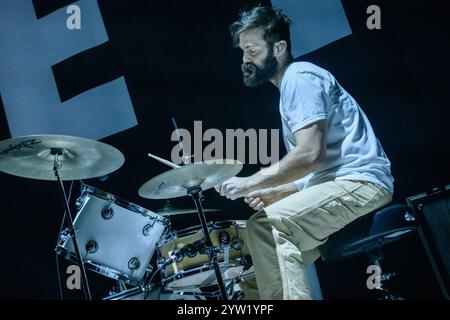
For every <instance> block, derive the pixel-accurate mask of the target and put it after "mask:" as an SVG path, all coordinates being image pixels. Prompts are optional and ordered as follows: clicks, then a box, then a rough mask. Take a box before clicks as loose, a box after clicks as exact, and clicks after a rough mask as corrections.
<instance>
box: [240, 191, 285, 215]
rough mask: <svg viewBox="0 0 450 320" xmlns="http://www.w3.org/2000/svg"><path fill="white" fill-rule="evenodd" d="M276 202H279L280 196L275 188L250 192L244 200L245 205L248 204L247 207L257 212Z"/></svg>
mask: <svg viewBox="0 0 450 320" xmlns="http://www.w3.org/2000/svg"><path fill="white" fill-rule="evenodd" d="M278 200H280V195H279V192H278V191H277V190H276V189H275V188H267V189H263V190H258V191H254V192H251V193H250V194H248V195H247V196H246V197H245V199H244V201H245V203H248V205H249V206H250V207H251V208H252V209H253V210H256V211H259V210H261V209H263V208H264V207H268V206H270V205H271V204H272V203H275V202H277V201H278Z"/></svg>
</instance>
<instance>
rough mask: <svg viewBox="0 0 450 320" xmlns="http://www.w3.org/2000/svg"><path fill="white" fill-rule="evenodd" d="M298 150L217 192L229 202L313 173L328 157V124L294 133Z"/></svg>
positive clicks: (312, 125) (224, 185)
mask: <svg viewBox="0 0 450 320" xmlns="http://www.w3.org/2000/svg"><path fill="white" fill-rule="evenodd" d="M294 137H295V142H296V146H295V147H294V148H293V149H291V150H290V151H289V152H288V154H287V155H286V156H285V157H284V158H283V159H282V160H280V161H279V162H277V163H275V164H273V165H271V166H270V167H268V168H264V169H262V170H260V171H259V172H257V173H255V174H254V175H252V176H250V177H246V178H240V177H234V178H231V179H229V180H227V181H225V182H224V183H223V184H222V185H221V186H220V187H218V188H217V189H216V190H218V192H220V194H221V195H222V196H226V197H227V198H229V199H232V200H234V199H237V198H240V197H243V196H246V195H248V194H249V193H250V192H253V191H256V190H261V189H265V188H270V187H275V186H279V185H282V184H286V183H289V182H292V181H295V180H298V179H300V178H303V177H304V176H306V175H308V174H309V173H310V172H312V171H313V170H314V169H315V168H317V166H318V165H319V164H320V163H322V162H323V160H324V158H325V153H326V142H325V141H326V120H320V121H317V122H314V123H312V124H310V125H308V126H306V127H304V128H302V129H300V130H298V131H296V132H295V133H294Z"/></svg>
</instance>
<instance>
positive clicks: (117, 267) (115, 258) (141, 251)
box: [56, 185, 168, 284]
mask: <svg viewBox="0 0 450 320" xmlns="http://www.w3.org/2000/svg"><path fill="white" fill-rule="evenodd" d="M77 212H78V213H77V216H76V218H75V220H74V225H75V230H76V231H77V242H78V246H79V249H80V254H81V256H82V257H83V258H84V260H85V266H86V268H87V269H90V270H92V271H95V272H98V273H100V274H103V275H105V276H107V277H110V278H113V279H117V280H122V281H124V282H126V283H130V284H139V283H140V282H142V280H143V279H144V277H145V276H146V274H147V273H148V272H149V271H151V270H149V269H151V267H150V260H151V258H152V256H153V254H154V253H155V250H156V246H157V243H158V242H159V241H160V239H161V236H162V235H163V233H164V232H165V230H166V228H167V225H168V220H167V219H166V218H164V217H162V216H160V215H158V214H156V213H154V212H152V211H150V210H147V209H145V208H142V207H140V206H138V205H136V204H133V203H130V202H128V201H125V200H123V199H121V198H118V197H116V196H114V195H112V194H109V193H107V192H104V191H101V190H98V189H96V188H94V187H90V186H87V185H84V186H83V189H82V192H81V196H80V197H79V198H78V200H77ZM56 250H57V252H58V254H60V255H62V256H64V257H65V258H66V259H68V260H70V261H72V262H75V263H76V262H77V260H76V256H75V250H74V247H73V241H72V237H71V236H70V235H69V232H68V230H64V231H63V232H62V233H61V234H60V239H59V243H58V246H57V247H56Z"/></svg>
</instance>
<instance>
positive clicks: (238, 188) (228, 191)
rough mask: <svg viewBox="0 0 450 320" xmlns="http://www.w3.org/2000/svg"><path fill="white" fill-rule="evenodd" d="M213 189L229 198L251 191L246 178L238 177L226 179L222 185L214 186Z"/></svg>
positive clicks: (241, 195) (235, 197)
mask: <svg viewBox="0 0 450 320" xmlns="http://www.w3.org/2000/svg"><path fill="white" fill-rule="evenodd" d="M215 189H216V191H217V192H219V193H220V195H221V196H224V197H227V198H228V199H231V200H236V199H237V198H241V197H244V196H246V195H247V194H249V193H250V191H251V190H250V189H249V186H248V178H239V177H233V178H231V179H228V180H227V181H225V182H224V183H222V185H218V186H215Z"/></svg>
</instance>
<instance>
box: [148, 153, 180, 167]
mask: <svg viewBox="0 0 450 320" xmlns="http://www.w3.org/2000/svg"><path fill="white" fill-rule="evenodd" d="M148 156H149V157H152V158H153V159H155V160H158V161H159V162H162V163H164V164H166V165H168V166H169V167H172V168H175V169H176V168H179V167H180V166H179V165H177V164H175V163H173V162H170V161H167V160H164V159H162V158H160V157H157V156H155V155H153V154H151V153H149V154H148Z"/></svg>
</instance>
